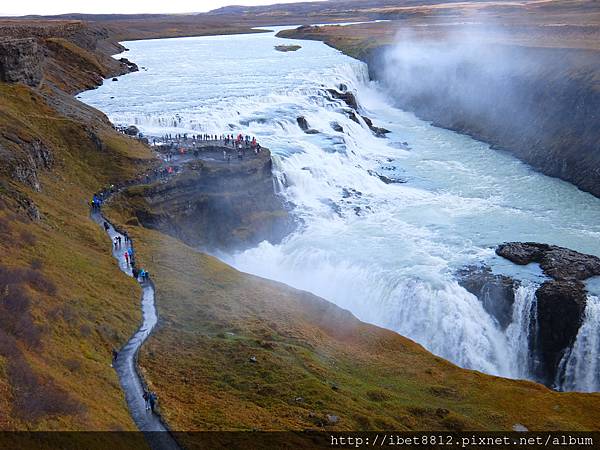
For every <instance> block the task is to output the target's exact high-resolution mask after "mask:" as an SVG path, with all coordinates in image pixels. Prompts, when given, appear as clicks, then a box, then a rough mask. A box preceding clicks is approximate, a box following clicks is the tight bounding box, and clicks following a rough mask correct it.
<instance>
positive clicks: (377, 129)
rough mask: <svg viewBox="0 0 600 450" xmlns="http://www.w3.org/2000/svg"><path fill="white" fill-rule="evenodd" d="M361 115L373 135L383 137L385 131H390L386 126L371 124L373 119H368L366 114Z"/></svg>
mask: <svg viewBox="0 0 600 450" xmlns="http://www.w3.org/2000/svg"><path fill="white" fill-rule="evenodd" d="M361 117H362V118H363V120H364V121H365V123H366V124H367V126H368V127H369V128H370V129H371V131H372V132H373V134H374V135H375V136H377V137H385V135H386V134H387V133H391V131H390V130H388V129H386V128H381V127H376V126H375V125H373V121H372V120H371V119H369V118H368V117H366V116H361Z"/></svg>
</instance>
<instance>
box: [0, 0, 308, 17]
mask: <svg viewBox="0 0 600 450" xmlns="http://www.w3.org/2000/svg"><path fill="white" fill-rule="evenodd" d="M298 1H303V0H21V1H14V0H12V1H11V0H2V1H0V16H22V15H28V14H40V15H54V14H65V13H88V14H106V13H112V14H138V13H186V12H205V11H210V10H211V9H216V8H220V7H222V6H227V5H269V4H273V3H294V2H298ZM304 1H306V0H304Z"/></svg>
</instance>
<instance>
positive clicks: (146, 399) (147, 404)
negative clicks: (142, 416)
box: [142, 389, 150, 411]
mask: <svg viewBox="0 0 600 450" xmlns="http://www.w3.org/2000/svg"><path fill="white" fill-rule="evenodd" d="M142 397H143V398H144V405H145V408H146V411H148V410H149V409H150V394H149V393H148V391H147V390H146V389H144V393H143V394H142Z"/></svg>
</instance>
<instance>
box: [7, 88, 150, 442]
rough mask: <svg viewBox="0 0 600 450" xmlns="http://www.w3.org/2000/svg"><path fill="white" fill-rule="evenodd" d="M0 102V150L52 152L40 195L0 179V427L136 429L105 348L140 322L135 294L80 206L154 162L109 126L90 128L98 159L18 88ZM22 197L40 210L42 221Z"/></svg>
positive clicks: (67, 123) (84, 137)
mask: <svg viewBox="0 0 600 450" xmlns="http://www.w3.org/2000/svg"><path fill="white" fill-rule="evenodd" d="M0 98H1V100H0V119H1V120H0V144H1V145H3V146H4V148H5V149H6V150H8V151H9V152H13V153H12V154H13V155H17V157H19V158H20V157H21V156H20V155H21V154H23V155H24V154H25V153H23V152H26V151H27V150H26V149H24V148H21V147H18V146H14V144H13V143H12V141H10V140H8V141H7V140H5V136H7V135H8V136H15V135H18V136H19V139H21V140H22V141H23V142H30V141H33V140H39V141H41V142H43V143H44V145H45V146H46V147H47V148H49V149H50V151H51V153H52V154H53V156H54V165H53V167H52V168H51V169H50V170H48V169H44V168H39V170H38V177H39V179H40V184H41V191H40V192H34V191H33V190H31V189H30V188H28V187H27V186H24V185H21V184H18V183H16V182H15V181H14V180H12V179H11V178H10V170H7V171H6V172H3V173H2V174H1V175H0V183H1V186H4V189H2V188H0V200H1V201H0V234H1V235H2V238H1V239H0V285H2V283H4V285H5V286H6V287H5V288H4V289H0V291H2V292H3V295H4V297H3V299H2V302H1V307H0V410H1V411H2V414H0V429H4V430H7V429H8V430H10V429H30V430H56V429H78V430H82V429H86V430H95V429H99V430H108V429H115V427H118V428H121V429H129V430H132V429H134V424H133V422H132V421H131V418H130V416H129V413H128V410H127V407H126V404H125V400H124V397H123V393H122V391H121V388H120V386H119V383H118V379H117V376H116V374H115V372H114V370H113V369H112V368H111V367H110V350H111V348H112V347H119V346H120V345H122V344H123V343H124V342H125V341H126V339H127V338H128V336H129V335H130V334H131V333H132V332H133V331H134V330H135V328H136V327H137V324H138V321H139V320H140V312H139V307H138V298H139V295H140V292H139V289H138V287H137V285H136V284H135V283H134V282H133V281H132V280H129V279H127V278H126V277H124V276H122V275H121V273H120V272H119V270H118V268H117V267H116V265H115V263H114V261H113V259H112V256H111V255H110V242H108V240H107V239H106V238H105V236H104V235H103V233H102V231H101V230H100V228H99V227H98V226H97V225H95V224H94V223H93V222H92V221H91V220H90V219H89V217H88V208H87V204H86V202H87V199H88V198H90V196H91V194H92V192H94V191H95V190H97V189H99V188H100V187H101V186H104V185H106V184H108V183H109V182H112V181H116V180H118V179H124V178H129V177H131V176H132V175H133V174H134V173H136V172H137V171H138V170H140V169H141V168H143V167H144V166H145V164H147V162H149V161H150V158H151V157H152V156H151V154H150V152H149V151H148V150H147V149H146V148H145V147H143V146H140V145H139V144H137V143H136V142H135V141H133V140H131V139H128V138H126V137H124V136H120V135H118V134H117V133H116V132H113V131H112V130H111V129H110V128H109V127H99V128H97V129H96V130H95V133H96V134H97V135H98V136H100V137H101V139H102V140H103V142H104V144H105V145H104V147H105V148H104V150H103V151H102V152H99V151H98V149H97V148H96V147H95V145H94V144H93V142H92V141H91V140H90V138H89V130H88V129H87V128H86V127H85V126H84V125H82V124H79V123H77V122H75V121H73V120H71V119H67V118H66V117H64V116H61V115H60V114H58V113H57V112H56V111H54V110H53V109H52V108H50V107H49V106H48V105H47V104H46V102H45V100H44V99H43V98H42V97H41V96H40V95H39V94H37V93H35V92H33V91H32V90H30V89H28V88H26V87H24V86H17V85H13V86H9V85H5V84H1V83H0ZM98 123H101V121H99V122H98ZM3 164H4V163H3ZM4 168H5V169H7V165H4ZM22 199H29V201H31V202H33V203H34V204H35V205H36V207H37V208H38V209H39V211H40V213H41V217H42V220H41V221H40V222H33V221H31V220H30V219H29V218H28V217H27V215H26V214H25V212H24V210H23V208H22V206H20V202H21V201H22Z"/></svg>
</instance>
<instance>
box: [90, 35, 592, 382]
mask: <svg viewBox="0 0 600 450" xmlns="http://www.w3.org/2000/svg"><path fill="white" fill-rule="evenodd" d="M276 29H277V28H274V30H276ZM274 34H275V33H261V34H250V35H234V36H210V37H192V38H177V39H162V40H147V41H132V42H127V43H125V45H126V46H127V47H128V48H129V51H128V52H126V53H125V54H124V55H123V56H127V58H129V59H130V60H132V61H134V62H136V63H137V64H138V65H139V66H140V67H141V68H142V69H141V70H140V71H139V72H137V73H133V74H129V75H126V76H123V77H120V78H119V81H118V82H111V81H106V82H105V83H104V85H103V86H101V87H100V88H98V89H96V90H92V91H88V92H84V93H82V94H81V95H80V96H79V97H80V98H81V99H82V100H83V101H84V102H86V103H89V104H90V105H92V106H95V107H97V108H99V109H100V110H102V111H104V112H105V113H106V114H107V115H108V116H109V118H110V119H111V121H113V122H114V123H116V124H123V125H128V124H135V125H137V126H138V127H139V128H140V130H141V131H142V132H144V133H145V134H148V135H162V134H164V133H184V132H187V133H202V132H206V133H213V134H221V133H235V134H237V133H239V132H241V133H244V134H250V135H253V136H256V137H257V138H258V140H259V142H260V143H261V144H262V145H264V146H266V147H268V148H270V149H271V151H272V152H273V160H274V167H275V176H276V180H275V183H274V184H275V189H277V190H278V191H279V192H280V193H281V194H282V195H283V196H285V197H286V199H287V200H289V201H290V202H291V203H292V204H293V205H294V206H293V214H294V215H295V217H296V218H297V219H298V221H299V223H300V224H301V225H300V226H299V228H298V230H297V231H296V232H294V233H293V234H291V235H290V236H288V237H287V238H286V239H285V240H284V241H283V242H282V243H281V244H279V245H272V244H270V243H268V242H263V243H262V244H260V245H259V246H258V247H257V248H253V249H250V250H247V251H244V252H242V253H238V254H235V255H220V256H221V257H222V259H224V260H226V261H227V262H229V263H230V264H232V265H234V266H235V267H237V268H238V269H240V270H243V271H246V272H250V273H253V274H256V275H260V276H263V277H266V278H270V279H275V280H279V281H282V282H285V283H287V284H289V285H291V286H294V287H297V288H300V289H304V290H308V291H311V292H313V293H315V294H317V295H319V296H321V297H324V298H326V299H328V300H330V301H332V302H334V303H336V304H337V305H339V306H341V307H343V308H346V309H348V310H350V311H351V312H353V313H354V314H355V315H356V316H357V317H358V318H360V319H361V320H364V321H366V322H370V323H374V324H377V325H379V326H383V327H386V328H389V329H392V330H395V331H397V332H399V333H400V334H402V335H405V336H408V337H410V338H411V339H413V340H415V341H417V342H419V343H421V344H422V345H423V346H424V347H426V348H427V349H428V350H430V351H432V352H433V353H435V354H437V355H440V356H442V357H444V358H447V359H449V360H451V361H453V362H455V363H456V364H458V365H460V366H463V367H468V368H473V369H477V370H480V371H483V372H486V373H490V374H495V375H500V376H505V377H511V378H531V377H532V375H531V371H530V368H529V364H528V362H527V358H528V355H527V352H526V349H527V340H528V334H529V328H530V321H531V320H532V315H533V311H534V309H535V296H534V295H533V292H534V291H535V289H536V286H537V285H538V284H539V283H540V282H541V281H543V279H544V276H543V275H542V274H541V272H540V270H539V268H538V267H534V266H531V267H529V266H528V267H517V266H514V265H512V264H510V263H508V262H506V261H503V260H501V259H500V258H498V257H497V256H496V255H495V254H494V247H495V246H496V245H497V244H499V243H502V242H504V241H529V240H531V241H537V242H546V243H551V244H557V245H561V246H565V247H569V248H572V249H574V250H578V251H582V252H585V253H590V254H594V255H598V256H600V239H599V237H600V199H597V198H595V197H593V196H591V195H589V194H587V193H584V192H582V191H579V190H578V189H577V188H575V187H574V186H572V185H570V184H568V183H566V182H563V181H560V180H558V179H554V178H550V177H546V176H544V175H541V174H539V173H536V172H535V171H533V170H532V169H531V168H529V167H528V166H527V165H525V164H523V163H521V162H520V161H518V160H516V159H515V158H513V157H511V156H509V155H507V154H503V153H501V152H498V151H495V150H492V149H490V148H489V146H488V145H486V144H485V143H482V142H479V141H476V140H474V139H472V138H470V137H468V136H464V135H460V134H457V133H455V132H452V131H449V130H445V129H441V128H436V127H434V126H432V125H431V124H429V123H427V122H424V121H422V120H419V119H418V118H416V117H415V116H414V115H413V114H412V113H410V112H406V111H402V110H399V109H397V108H395V107H393V106H392V105H391V102H389V101H388V100H389V99H388V98H387V97H386V95H385V93H384V91H383V90H382V89H380V87H379V86H377V85H376V84H374V83H372V82H370V81H369V80H368V74H367V70H366V66H365V65H364V64H363V63H361V62H359V61H356V60H354V59H352V58H349V57H347V56H345V55H343V54H341V53H340V52H338V51H336V50H334V49H332V48H330V47H328V46H326V45H324V44H322V43H320V42H314V41H297V42H296V41H290V40H284V39H279V38H276V37H275V36H274ZM294 43H297V44H299V45H301V46H302V48H301V49H300V50H298V51H295V52H286V53H284V52H278V51H276V50H274V48H273V47H274V46H275V45H278V44H294ZM117 57H119V56H117ZM342 83H343V84H345V85H346V86H347V87H348V88H349V89H350V90H352V91H354V92H355V93H356V96H357V99H358V102H359V104H360V107H361V109H362V112H364V115H366V116H368V117H370V118H371V119H372V120H373V122H374V124H375V125H376V126H380V127H385V128H387V129H389V130H391V133H390V134H388V135H387V138H378V137H376V136H374V135H373V133H372V132H371V131H370V130H369V129H368V128H367V127H366V125H365V124H364V123H361V124H358V123H355V122H354V121H352V120H350V119H349V118H348V116H347V115H346V114H344V112H343V108H344V107H345V106H346V105H345V104H343V103H342V102H341V101H339V100H333V99H331V98H329V97H328V96H327V95H326V93H325V89H326V88H338V87H339V85H340V84H342ZM301 115H302V116H304V117H305V118H306V120H307V121H308V123H309V126H310V127H311V128H314V129H316V130H318V131H319V133H318V134H306V133H304V132H303V131H302V130H301V129H300V128H299V127H298V125H297V122H296V118H297V117H298V116H301ZM333 123H337V124H339V125H341V127H342V128H343V131H334V129H333V127H332V124H333ZM402 142H407V143H408V147H409V149H406V148H405V147H404V146H403V145H402ZM377 173H379V174H382V175H385V176H387V177H389V178H392V179H396V180H401V181H403V183H392V184H386V183H384V182H383V181H382V180H381V179H380V178H379V177H378V176H377ZM482 263H485V264H488V265H489V266H491V267H492V268H493V270H494V271H495V272H498V273H506V274H509V275H513V276H515V277H516V278H519V279H522V280H524V282H523V285H522V287H521V288H519V290H518V291H517V292H516V297H517V298H516V301H515V304H514V306H513V323H512V324H511V325H509V326H508V328H506V329H502V327H500V325H499V324H498V323H497V321H496V320H495V319H494V318H493V317H492V316H490V315H489V314H488V313H487V312H486V311H485V310H484V309H483V307H482V304H481V302H480V301H479V300H478V299H477V298H476V297H475V296H473V295H471V294H470V293H468V292H467V291H466V290H465V289H463V288H462V287H461V286H460V285H459V284H458V282H457V280H456V275H455V273H456V271H457V270H458V269H460V268H462V267H464V266H466V265H479V264H482ZM591 298H592V299H595V297H592V296H591ZM589 303H590V305H588V311H586V313H587V317H586V323H585V325H584V327H582V330H581V332H580V334H582V333H586V336H587V335H592V336H594V335H595V336H596V338H595V339H587V338H586V339H584V337H583V336H582V337H581V339H579V337H578V343H579V347H581V348H579V347H578V343H576V344H575V345H574V348H573V351H572V352H571V354H572V353H577V354H578V355H580V357H579V358H576V361H571V362H569V361H564V364H563V366H564V370H566V371H567V372H568V373H569V374H570V375H569V376H568V377H567V381H566V382H565V384H564V386H558V387H561V388H564V389H569V390H583V391H593V390H600V379H599V377H600V376H599V375H598V371H595V372H593V367H592V366H593V364H596V365H597V364H598V362H597V361H598V357H599V355H600V348H598V347H599V346H600V342H599V339H598V338H597V334H598V329H597V324H598V323H599V322H600V310H599V308H598V307H597V303H596V302H595V301H592V302H589ZM579 341H581V342H579ZM581 355H583V356H581ZM585 355H587V356H585ZM594 361H595V362H594ZM594 367H595V366H594Z"/></svg>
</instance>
